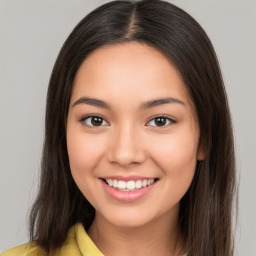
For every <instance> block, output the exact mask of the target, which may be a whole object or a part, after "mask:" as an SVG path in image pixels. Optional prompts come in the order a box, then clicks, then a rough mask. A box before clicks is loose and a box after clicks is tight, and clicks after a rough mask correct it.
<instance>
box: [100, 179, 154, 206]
mask: <svg viewBox="0 0 256 256" xmlns="http://www.w3.org/2000/svg"><path fill="white" fill-rule="evenodd" d="M101 182H102V184H103V187H104V189H105V191H106V192H107V194H108V195H110V196H111V197H112V198H114V199H116V200H118V201H122V202H133V201H136V200H138V199H140V198H142V197H144V196H145V195H146V194H148V193H149V192H150V191H151V190H152V189H153V187H154V186H155V184H156V182H154V183H152V184H151V185H149V186H147V187H142V188H139V189H136V190H134V191H121V190H118V189H115V188H113V187H110V186H109V185H107V184H106V183H105V181H103V180H101Z"/></svg>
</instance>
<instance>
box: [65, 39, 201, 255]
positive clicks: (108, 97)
mask: <svg viewBox="0 0 256 256" xmlns="http://www.w3.org/2000/svg"><path fill="white" fill-rule="evenodd" d="M82 97H89V98H96V99H99V100H102V101H104V102H106V103H107V104H108V105H109V106H110V107H111V108H110V109H106V108H102V107H100V106H93V105H91V104H88V102H87V103H85V102H84V101H82V100H80V101H79V99H81V98H82ZM168 97H171V98H174V99H175V100H176V101H177V102H176V101H174V102H169V103H164V104H159V105H157V106H151V107H144V108H142V107H141V106H142V105H143V104H144V106H145V102H148V101H152V100H156V99H162V98H168ZM178 101H180V102H178ZM92 114H93V115H98V116H100V117H102V118H103V119H102V120H103V121H102V123H101V125H100V126H92V123H91V121H92V119H91V118H89V117H88V118H87V119H86V118H85V117H84V116H85V115H89V116H90V115H92ZM163 115H164V116H166V117H168V118H169V119H168V118H167V119H165V121H166V125H164V126H159V125H158V124H159V123H156V122H155V121H156V119H154V118H156V116H163ZM171 120H172V121H171ZM198 142H199V129H198V123H197V119H196V114H195V111H194V107H193V105H192V104H191V100H190V98H189V95H188V91H187V89H186V86H185V84H184V83H183V80H182V78H181V76H180V75H179V73H178V72H177V70H176V69H175V67H174V66H173V65H172V64H171V62H170V61H168V59H167V58H166V57H165V56H164V55H163V54H162V53H160V52H159V51H158V50H156V49H154V48H152V47H150V46H148V45H145V44H140V43H136V42H130V43H126V44H117V45H111V46H104V47H102V48H100V49H98V50H96V51H95V52H93V53H92V54H91V55H90V56H89V57H88V58H87V59H85V61H84V62H83V63H82V65H81V66H80V68H79V70H78V72H77V74H76V76H75V80H74V84H73V91H72V95H71V101H70V107H69V112H68V119H67V147H68V154H69V160H70V168H71V172H72V176H73V178H74V180H75V182H76V184H77V186H78V187H79V189H80V190H81V192H82V193H83V195H84V196H85V197H86V198H87V199H88V200H89V202H90V203H91V204H92V205H93V206H94V208H95V210H96V217H95V220H94V222H93V224H92V226H91V227H90V229H89V231H88V233H89V235H90V237H91V238H92V240H93V241H94V242H95V244H96V245H97V246H98V248H99V249H100V250H101V251H102V252H103V254H105V255H111V256H115V255H118V256H120V255H121V256H125V255H149V256H150V255H159V256H160V255H180V254H179V253H180V251H181V250H182V237H181V236H180V235H179V229H178V214H179V202H180V199H181V198H182V197H183V196H184V194H185V193H186V191H187V190H188V188H189V186H190V184H191V182H192V179H193V176H194V173H195V167H196V162H197V160H202V159H203V157H204V156H203V152H201V150H200V148H199V146H198ZM116 175H118V176H123V177H128V176H131V175H137V176H143V177H153V178H157V182H156V183H155V184H154V187H153V188H152V189H151V190H150V191H149V192H148V193H147V194H146V195H144V196H143V197H142V198H140V199H138V200H135V201H132V202H122V201H118V200H116V199H114V198H112V197H111V196H109V195H108V194H107V193H106V191H105V190H104V188H103V183H102V180H101V179H100V178H102V177H106V176H116ZM127 241H129V243H127Z"/></svg>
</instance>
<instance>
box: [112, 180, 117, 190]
mask: <svg viewBox="0 0 256 256" xmlns="http://www.w3.org/2000/svg"><path fill="white" fill-rule="evenodd" d="M117 184H118V183H117V180H113V187H114V188H117Z"/></svg>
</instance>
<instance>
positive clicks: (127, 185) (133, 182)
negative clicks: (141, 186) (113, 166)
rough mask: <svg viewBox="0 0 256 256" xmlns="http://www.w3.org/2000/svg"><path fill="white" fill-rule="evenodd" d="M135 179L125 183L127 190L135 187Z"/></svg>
mask: <svg viewBox="0 0 256 256" xmlns="http://www.w3.org/2000/svg"><path fill="white" fill-rule="evenodd" d="M135 187H136V186H135V181H134V180H130V181H128V182H127V183H126V188H127V189H129V190H132V189H135Z"/></svg>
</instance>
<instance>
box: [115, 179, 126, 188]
mask: <svg viewBox="0 0 256 256" xmlns="http://www.w3.org/2000/svg"><path fill="white" fill-rule="evenodd" d="M117 187H118V188H119V189H126V182H125V181H123V180H119V181H118V182H117Z"/></svg>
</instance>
